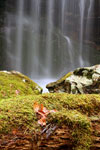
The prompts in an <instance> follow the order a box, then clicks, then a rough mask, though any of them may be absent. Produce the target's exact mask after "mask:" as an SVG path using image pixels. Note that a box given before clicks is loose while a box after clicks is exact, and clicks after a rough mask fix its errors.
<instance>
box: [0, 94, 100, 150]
mask: <svg viewBox="0 0 100 150" xmlns="http://www.w3.org/2000/svg"><path fill="white" fill-rule="evenodd" d="M36 101H37V102H38V103H40V104H41V103H42V104H43V105H44V106H45V107H46V108H47V109H49V110H51V109H56V110H58V112H57V113H52V114H50V115H48V117H47V123H53V124H55V125H58V126H59V127H60V126H62V125H63V124H64V125H67V126H69V128H70V130H71V133H72V137H73V145H74V149H75V150H82V149H84V150H88V149H89V147H90V146H91V131H92V128H91V118H93V116H94V115H95V116H97V115H98V113H99V111H100V95H85V94H84V95H71V94H61V93H59V94H57V93H55V94H50V93H46V94H41V95H28V96H18V97H15V98H9V99H2V100H1V101H0V133H7V132H11V131H12V130H13V129H14V128H16V129H18V130H24V132H28V133H29V132H33V131H35V132H36V131H40V130H41V127H40V125H39V124H38V122H37V121H38V118H37V116H36V113H35V112H34V110H33V104H34V102H36Z"/></svg>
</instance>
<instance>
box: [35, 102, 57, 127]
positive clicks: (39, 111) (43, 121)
mask: <svg viewBox="0 0 100 150" xmlns="http://www.w3.org/2000/svg"><path fill="white" fill-rule="evenodd" d="M33 108H34V111H35V112H36V113H37V114H39V115H40V120H38V123H39V124H40V125H42V126H45V125H46V118H47V115H48V114H49V113H55V112H57V110H56V109H54V110H48V109H46V107H44V106H43V104H38V103H37V102H35V103H34V105H33Z"/></svg>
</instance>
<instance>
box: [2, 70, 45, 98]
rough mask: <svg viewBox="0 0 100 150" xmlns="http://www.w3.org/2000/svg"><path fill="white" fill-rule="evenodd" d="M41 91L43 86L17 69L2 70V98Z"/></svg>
mask: <svg viewBox="0 0 100 150" xmlns="http://www.w3.org/2000/svg"><path fill="white" fill-rule="evenodd" d="M40 93H42V88H41V87H40V86H38V85H37V84H36V83H35V82H34V81H32V80H30V79H29V78H28V77H27V76H25V75H23V74H21V73H19V72H16V71H11V72H8V71H0V99H2V98H10V97H16V96H17V95H29V94H40Z"/></svg>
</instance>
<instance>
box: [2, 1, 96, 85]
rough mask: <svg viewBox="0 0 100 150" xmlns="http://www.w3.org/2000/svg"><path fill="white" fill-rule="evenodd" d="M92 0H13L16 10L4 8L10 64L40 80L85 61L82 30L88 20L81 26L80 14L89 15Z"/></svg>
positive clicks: (83, 63)
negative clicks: (15, 1)
mask: <svg viewBox="0 0 100 150" xmlns="http://www.w3.org/2000/svg"><path fill="white" fill-rule="evenodd" d="M93 2H94V0H89V3H88V6H87V7H86V5H87V1H86V0H77V3H76V1H75V0H71V1H70V0H59V1H57V0H46V1H42V0H17V3H16V6H15V8H14V9H15V10H16V11H14V12H12V11H11V12H9V10H7V11H6V14H7V15H6V16H7V17H6V23H5V29H6V32H5V36H6V46H7V57H8V60H10V68H11V69H14V70H18V71H20V72H23V73H25V74H26V75H28V76H29V77H31V78H32V79H33V80H35V81H36V82H38V84H39V83H40V82H41V81H42V84H43V82H49V81H48V80H49V79H51V80H52V81H53V79H54V78H56V79H57V78H58V77H60V76H62V75H64V74H66V73H67V72H68V71H71V70H73V69H74V68H76V67H82V66H87V65H89V64H90V63H89V57H88V56H87V54H86V55H85V60H84V56H83V55H84V52H83V49H84V44H83V41H84V32H85V31H86V32H87V33H88V31H87V27H88V24H89V23H88V22H86V25H85V26H84V18H85V17H87V18H88V17H89V16H90V14H91V11H92V10H93ZM86 11H87V14H85V12H86ZM73 15H75V17H73ZM76 20H77V21H76ZM77 24H78V25H77ZM76 26H78V27H77V30H76V31H75V28H76ZM78 29H79V30H78ZM75 32H76V33H75ZM90 32H91V31H90V30H89V33H88V34H87V35H88V37H89V35H90ZM74 33H75V34H74ZM77 35H79V36H77ZM74 36H77V38H75V37H74ZM87 53H88V50H87ZM48 78H49V79H48ZM44 79H47V81H46V80H45V81H43V80H44ZM45 84H46V83H45Z"/></svg>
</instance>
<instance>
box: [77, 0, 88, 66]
mask: <svg viewBox="0 0 100 150" xmlns="http://www.w3.org/2000/svg"><path fill="white" fill-rule="evenodd" d="M85 3H86V0H80V3H79V8H80V52H79V53H80V56H79V63H80V66H81V67H83V66H84V60H83V56H82V53H83V51H82V50H83V33H84V15H85V14H84V13H85V6H86V5H85Z"/></svg>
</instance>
